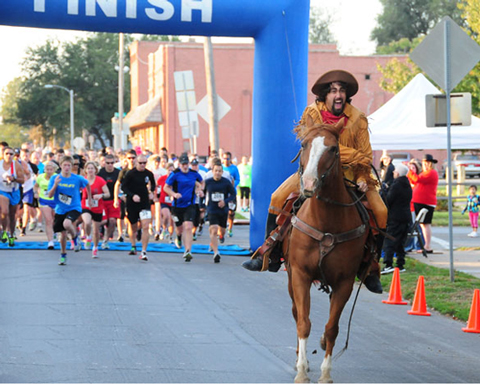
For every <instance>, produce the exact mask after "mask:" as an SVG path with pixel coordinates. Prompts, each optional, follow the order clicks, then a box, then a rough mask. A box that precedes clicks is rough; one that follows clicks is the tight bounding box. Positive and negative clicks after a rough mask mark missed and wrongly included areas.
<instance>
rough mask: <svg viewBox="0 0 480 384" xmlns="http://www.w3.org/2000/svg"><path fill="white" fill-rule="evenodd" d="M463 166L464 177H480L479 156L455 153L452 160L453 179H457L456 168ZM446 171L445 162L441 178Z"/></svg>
mask: <svg viewBox="0 0 480 384" xmlns="http://www.w3.org/2000/svg"><path fill="white" fill-rule="evenodd" d="M461 164H463V165H465V177H475V176H479V177H480V156H478V155H473V154H468V155H465V154H461V153H457V154H455V155H454V156H453V159H452V168H453V177H457V166H458V165H461ZM446 169H447V161H445V162H444V163H443V177H445V171H446Z"/></svg>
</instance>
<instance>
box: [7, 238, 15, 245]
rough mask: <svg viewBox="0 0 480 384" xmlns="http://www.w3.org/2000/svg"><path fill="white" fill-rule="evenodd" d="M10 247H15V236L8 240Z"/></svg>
mask: <svg viewBox="0 0 480 384" xmlns="http://www.w3.org/2000/svg"><path fill="white" fill-rule="evenodd" d="M8 246H9V247H14V246H15V237H14V236H10V237H9V238H8Z"/></svg>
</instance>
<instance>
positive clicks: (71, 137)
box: [45, 84, 75, 152]
mask: <svg viewBox="0 0 480 384" xmlns="http://www.w3.org/2000/svg"><path fill="white" fill-rule="evenodd" d="M45 88H60V89H63V90H64V91H67V92H68V93H69V94H70V147H71V149H72V152H73V136H74V128H75V127H74V121H73V89H68V88H65V87H62V86H61V85H53V84H45Z"/></svg>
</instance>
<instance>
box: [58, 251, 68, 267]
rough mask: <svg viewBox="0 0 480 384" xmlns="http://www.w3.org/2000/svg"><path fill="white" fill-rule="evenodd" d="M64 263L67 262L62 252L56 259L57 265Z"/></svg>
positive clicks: (65, 255)
mask: <svg viewBox="0 0 480 384" xmlns="http://www.w3.org/2000/svg"><path fill="white" fill-rule="evenodd" d="M65 264H67V254H66V253H62V254H61V255H60V260H58V265H65Z"/></svg>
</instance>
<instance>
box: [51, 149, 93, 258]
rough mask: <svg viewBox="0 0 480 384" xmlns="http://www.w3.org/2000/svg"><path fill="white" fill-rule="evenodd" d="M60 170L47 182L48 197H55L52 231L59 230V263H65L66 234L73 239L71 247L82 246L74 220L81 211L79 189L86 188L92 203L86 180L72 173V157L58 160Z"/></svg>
mask: <svg viewBox="0 0 480 384" xmlns="http://www.w3.org/2000/svg"><path fill="white" fill-rule="evenodd" d="M60 168H61V172H60V173H59V174H58V175H57V176H55V177H51V178H50V181H49V182H48V197H54V198H55V218H54V222H53V231H54V232H55V233H57V232H60V248H61V254H60V260H59V262H58V264H59V265H65V264H66V263H67V235H70V237H71V239H72V241H73V249H74V251H75V252H79V251H80V249H81V248H82V245H81V244H80V241H79V239H78V233H77V228H76V227H75V225H74V223H75V221H76V220H77V219H78V218H79V217H80V215H81V213H82V204H81V195H80V190H81V189H83V188H86V189H87V198H88V200H89V204H90V205H92V201H91V197H92V195H91V191H90V185H89V184H88V180H87V179H85V178H84V177H83V176H80V175H76V174H74V173H72V168H73V158H72V157H70V156H64V157H63V158H62V160H61V162H60Z"/></svg>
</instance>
